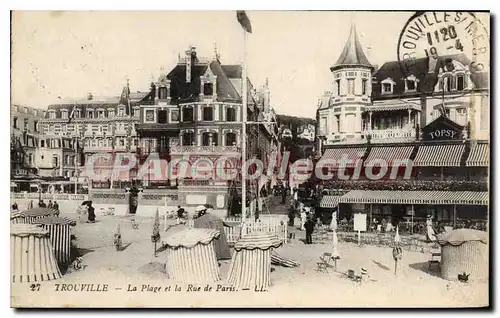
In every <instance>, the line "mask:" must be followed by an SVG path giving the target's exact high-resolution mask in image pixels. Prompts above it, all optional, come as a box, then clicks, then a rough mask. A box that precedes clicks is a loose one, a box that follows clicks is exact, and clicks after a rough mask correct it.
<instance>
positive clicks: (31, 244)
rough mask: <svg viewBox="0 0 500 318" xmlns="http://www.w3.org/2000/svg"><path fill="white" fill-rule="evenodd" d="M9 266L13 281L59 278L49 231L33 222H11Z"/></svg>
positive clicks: (37, 280)
mask: <svg viewBox="0 0 500 318" xmlns="http://www.w3.org/2000/svg"><path fill="white" fill-rule="evenodd" d="M10 262H11V264H10V267H11V271H12V272H11V273H12V282H13V283H32V282H40V281H48V280H54V279H58V278H61V272H60V271H59V267H58V266H57V261H56V258H55V257H54V251H53V249H52V244H51V243H50V239H49V231H47V230H45V229H44V228H42V227H41V226H37V225H33V224H13V225H12V226H11V229H10Z"/></svg>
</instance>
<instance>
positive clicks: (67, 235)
mask: <svg viewBox="0 0 500 318" xmlns="http://www.w3.org/2000/svg"><path fill="white" fill-rule="evenodd" d="M33 224H40V225H41V226H42V227H43V228H44V229H46V230H47V231H49V233H50V241H51V243H52V247H53V248H54V255H55V257H56V260H57V262H58V263H59V264H68V263H69V261H70V257H71V253H70V252H71V226H75V225H76V221H74V220H71V219H68V218H64V217H55V216H48V217H44V218H40V219H36V220H34V221H33Z"/></svg>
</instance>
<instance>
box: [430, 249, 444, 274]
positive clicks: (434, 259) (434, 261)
mask: <svg viewBox="0 0 500 318" xmlns="http://www.w3.org/2000/svg"><path fill="white" fill-rule="evenodd" d="M432 265H437V267H438V269H439V268H441V251H439V252H437V251H432V250H431V257H430V259H429V270H430V269H431V268H432Z"/></svg>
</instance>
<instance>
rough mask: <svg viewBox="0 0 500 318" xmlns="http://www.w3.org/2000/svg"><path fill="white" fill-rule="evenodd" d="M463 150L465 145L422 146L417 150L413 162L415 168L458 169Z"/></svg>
mask: <svg viewBox="0 0 500 318" xmlns="http://www.w3.org/2000/svg"><path fill="white" fill-rule="evenodd" d="M464 150H465V144H460V145H432V146H431V145H423V146H420V147H419V148H418V152H417V156H416V157H415V160H413V166H415V167H425V166H427V167H458V166H460V159H461V158H462V154H463V153H464Z"/></svg>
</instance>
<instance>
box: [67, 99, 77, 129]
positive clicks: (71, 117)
mask: <svg viewBox="0 0 500 318" xmlns="http://www.w3.org/2000/svg"><path fill="white" fill-rule="evenodd" d="M75 112H76V103H75V104H73V109H72V110H71V113H70V114H69V118H68V124H69V123H71V121H72V120H73V118H75Z"/></svg>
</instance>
